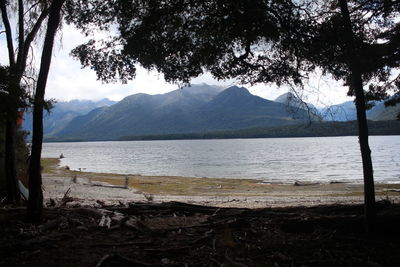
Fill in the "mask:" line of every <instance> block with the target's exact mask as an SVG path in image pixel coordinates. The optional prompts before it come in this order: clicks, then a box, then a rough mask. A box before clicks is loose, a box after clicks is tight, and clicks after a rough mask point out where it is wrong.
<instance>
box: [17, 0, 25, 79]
mask: <svg viewBox="0 0 400 267" xmlns="http://www.w3.org/2000/svg"><path fill="white" fill-rule="evenodd" d="M24 26H25V22H24V3H23V1H22V0H18V56H17V68H18V73H22V72H23V68H21V60H22V56H23V55H22V53H23V51H24V39H25V28H24Z"/></svg>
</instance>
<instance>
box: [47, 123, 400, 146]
mask: <svg viewBox="0 0 400 267" xmlns="http://www.w3.org/2000/svg"><path fill="white" fill-rule="evenodd" d="M357 131H358V130H357V122H356V121H348V122H319V123H315V122H313V123H310V124H301V125H290V126H281V127H262V128H249V129H239V130H221V131H210V132H204V133H169V134H145V135H132V136H123V137H119V138H114V139H113V138H110V139H96V138H74V137H50V136H48V137H45V139H44V141H45V142H49V143H51V142H95V141H156V140H202V139H206V140H208V139H211V140H212V139H251V138H302V137H336V136H338V137H339V136H357V135H358V133H357ZM369 134H370V136H377V135H378V136H379V135H400V121H396V120H394V121H369Z"/></svg>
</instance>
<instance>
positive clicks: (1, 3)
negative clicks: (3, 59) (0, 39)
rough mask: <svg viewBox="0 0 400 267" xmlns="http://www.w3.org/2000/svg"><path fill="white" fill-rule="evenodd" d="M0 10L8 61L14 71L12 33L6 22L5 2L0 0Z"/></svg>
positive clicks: (8, 23) (7, 21)
mask: <svg viewBox="0 0 400 267" xmlns="http://www.w3.org/2000/svg"><path fill="white" fill-rule="evenodd" d="M0 9H1V15H2V18H3V24H4V28H5V33H6V37H7V48H8V59H9V61H10V68H11V69H14V68H15V55H14V45H13V41H12V31H11V26H10V21H9V20H8V14H7V7H6V1H5V0H0Z"/></svg>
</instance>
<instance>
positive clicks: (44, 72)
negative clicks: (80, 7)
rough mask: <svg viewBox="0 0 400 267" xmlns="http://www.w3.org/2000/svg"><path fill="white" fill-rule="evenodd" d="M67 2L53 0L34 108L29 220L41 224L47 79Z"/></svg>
mask: <svg viewBox="0 0 400 267" xmlns="http://www.w3.org/2000/svg"><path fill="white" fill-rule="evenodd" d="M64 2H65V0H53V2H52V4H51V7H50V14H49V20H48V22H47V31H46V37H45V40H44V46H43V52H42V58H41V63H40V71H39V76H38V81H37V85H36V92H35V99H34V107H33V129H32V153H31V160H30V164H29V202H28V218H29V219H30V220H31V221H33V222H39V221H40V220H41V218H42V209H43V192H42V174H41V166H40V158H41V154H42V142H43V107H44V95H45V90H46V83H47V77H48V74H49V69H50V64H51V56H52V52H53V44H54V38H55V35H56V33H57V29H58V25H59V24H60V18H61V8H62V6H63V4H64Z"/></svg>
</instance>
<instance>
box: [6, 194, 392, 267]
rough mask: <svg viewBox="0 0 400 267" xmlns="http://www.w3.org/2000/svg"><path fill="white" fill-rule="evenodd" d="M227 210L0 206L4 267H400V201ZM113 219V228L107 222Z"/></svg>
mask: <svg viewBox="0 0 400 267" xmlns="http://www.w3.org/2000/svg"><path fill="white" fill-rule="evenodd" d="M362 214H363V207H362V205H329V206H317V207H286V208H264V209H244V208H218V207H210V206H200V205H191V204H187V203H180V202H169V203H135V202H132V203H128V204H126V205H115V206H106V205H104V206H99V207H97V208H88V207H66V206H64V207H47V208H45V210H44V220H43V223H42V224H40V225H32V224H30V223H28V222H27V221H26V217H25V216H26V210H25V209H24V208H21V207H10V206H7V207H1V208H0V266H30V267H33V266H58V267H63V266H72V265H75V266H93V267H95V266H99V267H104V266H400V254H399V253H398V249H399V247H400V228H399V227H398V225H399V224H400V205H398V204H392V203H390V202H388V201H382V202H379V203H378V205H377V214H378V216H377V220H376V224H375V228H374V232H370V233H367V232H365V231H364V220H363V215H362ZM104 218H108V224H109V225H107V226H105V225H104V224H103V225H102V223H101V222H102V221H104V220H105V219H104Z"/></svg>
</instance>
